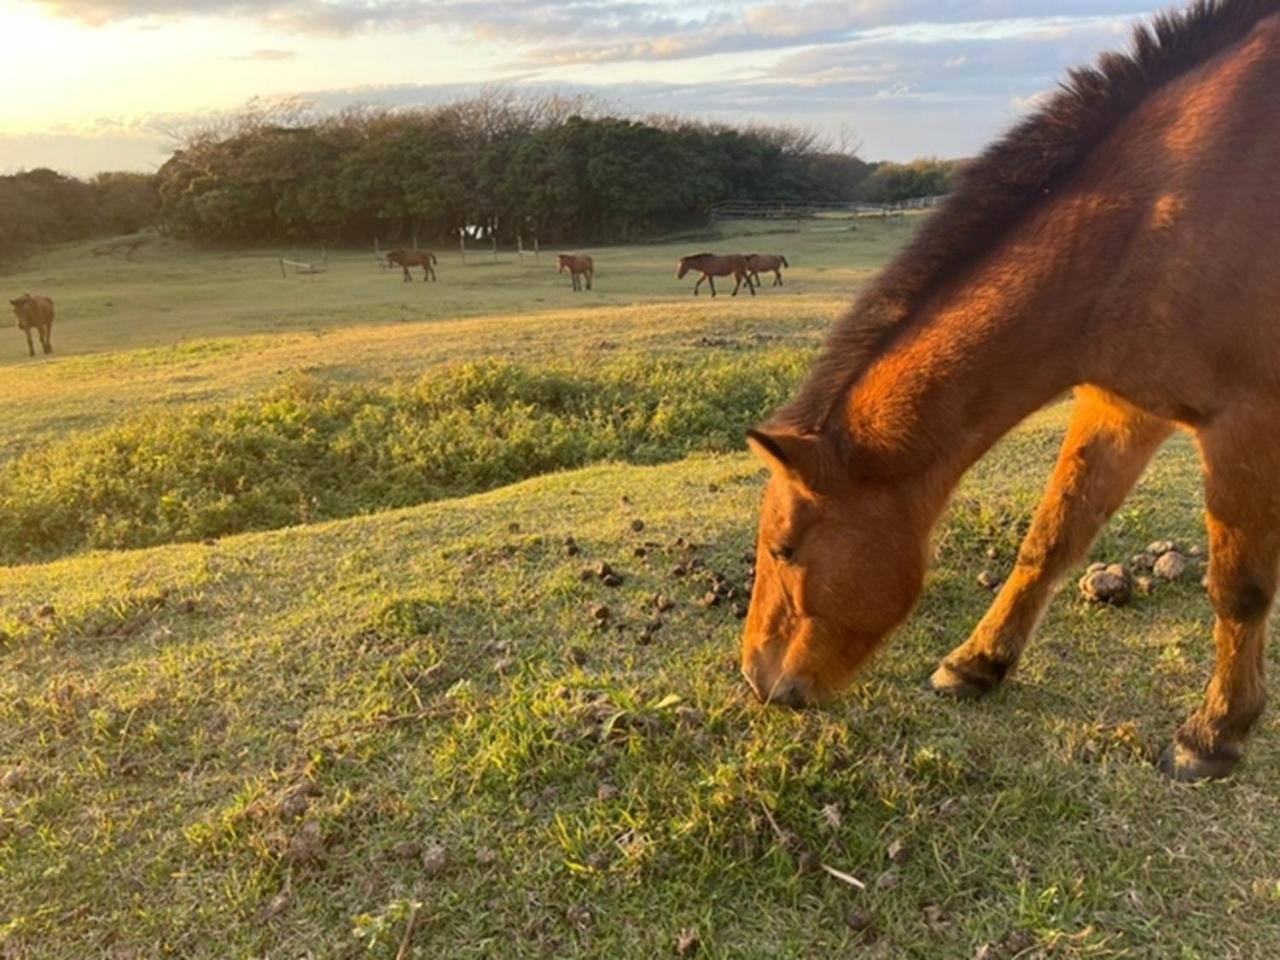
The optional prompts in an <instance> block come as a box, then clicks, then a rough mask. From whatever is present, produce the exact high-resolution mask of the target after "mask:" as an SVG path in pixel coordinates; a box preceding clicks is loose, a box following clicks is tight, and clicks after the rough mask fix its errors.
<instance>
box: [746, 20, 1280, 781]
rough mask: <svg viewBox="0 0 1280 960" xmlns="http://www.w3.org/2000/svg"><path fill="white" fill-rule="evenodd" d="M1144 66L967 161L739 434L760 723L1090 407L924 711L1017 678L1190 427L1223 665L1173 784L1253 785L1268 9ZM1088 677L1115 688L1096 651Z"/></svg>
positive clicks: (1279, 191) (868, 632)
mask: <svg viewBox="0 0 1280 960" xmlns="http://www.w3.org/2000/svg"><path fill="white" fill-rule="evenodd" d="M1132 50H1133V52H1132V53H1131V54H1128V55H1124V54H1118V53H1110V54H1107V55H1105V56H1104V57H1103V58H1102V59H1101V60H1100V61H1099V63H1098V66H1097V67H1096V68H1093V69H1088V70H1078V71H1074V72H1073V73H1072V74H1071V75H1070V79H1069V80H1068V82H1067V83H1066V85H1065V86H1064V88H1063V89H1061V90H1060V91H1059V92H1057V93H1056V94H1055V95H1054V96H1052V97H1051V98H1050V99H1049V100H1048V102H1047V103H1046V104H1045V106H1044V107H1043V108H1042V109H1041V110H1040V111H1039V112H1038V113H1036V114H1034V115H1032V116H1030V117H1028V118H1027V119H1025V120H1024V121H1023V122H1022V123H1021V124H1020V125H1019V126H1018V127H1017V128H1016V129H1014V130H1013V131H1012V132H1011V133H1010V134H1009V135H1008V136H1006V137H1005V138H1004V139H1003V140H1001V141H999V142H998V143H996V144H995V145H994V146H993V147H991V148H990V149H988V150H987V151H986V152H985V153H984V154H983V155H982V156H981V157H980V158H979V159H977V160H974V161H973V162H972V164H971V165H970V166H969V167H968V168H967V169H966V170H965V172H964V173H963V174H962V175H961V177H960V181H959V183H958V185H957V187H956V189H955V191H954V192H953V194H952V197H951V199H950V200H949V201H948V202H947V204H946V205H945V206H944V207H943V208H942V210H941V211H940V212H939V213H937V214H935V215H934V216H933V217H932V218H931V219H930V220H927V221H925V222H924V224H923V225H922V226H921V228H920V230H919V232H918V233H917V234H916V236H915V239H914V240H913V241H912V242H911V244H910V245H909V246H908V247H907V248H906V250H905V251H904V252H903V253H902V254H901V255H900V256H899V257H898V258H897V259H896V260H895V261H894V262H893V263H892V264H891V265H890V266H889V267H888V268H887V269H886V270H885V271H884V272H883V273H882V274H881V275H880V277H879V278H878V279H877V280H876V281H875V282H874V283H873V284H871V285H870V286H869V287H868V288H867V290H866V291H865V292H864V293H862V295H861V296H860V297H859V299H858V300H857V302H856V303H855V304H854V306H853V308H852V310H851V311H850V313H849V314H848V315H847V316H846V317H845V319H844V320H842V321H841V322H840V323H839V324H838V325H837V326H836V327H835V328H834V329H833V331H832V333H831V335H830V337H829V339H828V341H827V348H826V351H825V352H824V353H823V354H822V356H821V357H820V358H819V359H818V360H817V361H816V363H815V365H814V368H813V371H812V372H811V374H810V376H809V379H808V381H807V382H806V383H805V385H804V386H803V387H802V388H801V390H800V392H799V394H798V396H797V397H796V398H795V400H793V401H792V403H791V404H789V405H788V406H787V407H786V408H784V409H783V410H782V411H780V412H779V413H778V414H776V415H775V416H774V418H773V419H772V420H771V421H770V422H769V423H768V424H766V425H765V426H763V427H761V428H760V429H759V430H756V431H753V432H752V433H751V434H750V442H751V445H752V447H753V448H754V449H755V451H756V453H757V454H759V456H760V457H761V458H762V459H763V460H764V462H765V463H766V464H767V465H768V466H769V467H770V469H771V472H772V479H771V480H770V482H769V485H768V487H767V489H766V492H765V495H764V504H763V507H762V510H761V517H760V527H759V537H758V540H757V558H756V567H755V569H756V577H755V584H754V589H753V592H752V596H751V605H750V609H749V611H748V615H747V621H746V629H745V633H744V636H743V643H742V669H743V673H744V674H745V675H746V679H747V681H748V683H749V684H750V685H751V687H752V689H753V690H754V691H755V692H756V694H757V696H759V697H760V698H761V699H763V700H765V701H768V702H775V703H783V704H787V705H790V706H797V707H798V706H804V705H807V704H811V703H814V702H816V701H818V700H820V699H822V698H823V697H826V696H829V695H830V694H832V693H834V692H835V691H836V690H837V689H839V688H840V687H842V686H843V685H845V684H846V683H848V681H849V679H850V678H851V676H852V675H853V673H854V671H855V670H856V669H857V668H858V667H859V666H860V665H861V664H862V663H864V662H865V661H866V660H867V659H868V658H869V657H870V656H871V655H872V653H873V652H874V651H875V650H876V649H877V648H878V647H879V646H880V644H881V643H882V642H883V641H884V639H885V637H886V636H888V635H889V634H890V633H891V632H892V631H893V630H894V628H895V627H897V626H898V625H899V624H900V623H902V621H903V620H904V619H906V617H907V616H908V614H909V613H910V612H911V609H912V607H913V606H914V605H915V602H916V599H917V597H918V596H919V594H920V591H921V587H922V585H923V583H924V579H925V570H926V566H927V562H928V559H929V556H930V553H931V552H932V551H931V549H930V547H929V532H930V530H931V529H932V528H933V527H934V525H935V524H936V523H937V520H938V518H939V516H940V515H941V514H942V512H943V510H944V508H945V507H946V504H947V500H948V498H949V496H950V493H951V491H952V490H953V489H954V488H955V486H956V484H957V483H958V481H959V480H960V477H961V475H963V474H964V473H965V471H966V470H967V469H968V468H969V467H970V465H972V464H973V463H974V462H975V461H976V460H977V459H978V458H979V457H981V456H982V455H983V453H985V452H986V451H987V450H988V449H989V448H990V447H991V446H992V445H993V444H994V443H995V442H996V441H997V440H998V439H999V438H1000V437H1001V436H1003V435H1004V434H1005V433H1007V432H1008V431H1009V430H1010V429H1012V428H1013V427H1014V426H1015V425H1016V424H1017V423H1018V422H1019V421H1021V420H1022V419H1023V418H1024V417H1026V416H1027V415H1029V414H1030V413H1032V412H1033V411H1035V410H1038V409H1039V408H1040V407H1042V406H1044V405H1045V404H1046V403H1048V402H1050V401H1051V400H1053V399H1054V398H1055V397H1058V396H1060V395H1061V394H1062V393H1063V392H1064V391H1066V390H1068V389H1069V388H1075V403H1074V406H1073V408H1072V413H1071V422H1070V424H1069V426H1068V427H1067V431H1066V437H1065V439H1064V441H1063V445H1062V452H1061V454H1060V455H1059V459H1058V465H1057V467H1056V469H1055V470H1054V473H1053V477H1052V479H1051V480H1050V482H1049V488H1048V490H1047V492H1046V494H1045V497H1044V500H1043V502H1042V503H1041V505H1040V507H1039V509H1038V510H1037V511H1036V514H1035V517H1034V519H1033V521H1032V523H1031V528H1030V530H1029V532H1028V533H1027V535H1026V537H1025V539H1024V540H1023V543H1022V548H1021V549H1020V550H1019V552H1018V556H1017V560H1016V562H1015V563H1014V565H1013V567H1012V569H1011V570H1010V572H1009V576H1008V579H1007V580H1005V582H1004V586H1003V587H1002V588H1001V590H1000V593H999V595H998V596H997V597H996V599H995V601H994V603H993V604H992V605H991V608H990V609H989V610H988V612H987V614H986V616H985V617H983V619H982V621H981V622H980V623H978V625H977V627H976V628H975V629H974V631H973V632H972V633H971V634H970V635H969V638H968V640H967V641H966V642H964V643H962V644H960V645H959V646H957V647H956V648H955V649H953V650H952V651H951V652H950V653H949V654H947V655H946V657H945V658H944V659H943V660H942V662H941V664H939V666H938V667H937V669H936V670H935V672H934V673H933V676H932V684H933V688H934V689H935V690H936V691H937V692H938V693H940V694H943V695H946V696H950V697H978V696H982V695H984V694H986V693H989V692H990V691H992V690H993V689H995V688H996V687H997V686H998V685H999V684H1000V683H1001V682H1002V681H1004V680H1005V679H1006V678H1007V677H1008V675H1009V674H1010V673H1011V672H1012V671H1013V670H1014V669H1015V667H1016V666H1017V664H1018V661H1019V659H1020V658H1021V657H1022V655H1023V651H1024V650H1025V649H1026V647H1027V643H1028V641H1030V640H1031V638H1032V637H1033V635H1034V634H1035V632H1036V629H1037V626H1038V625H1039V623H1040V622H1041V619H1042V617H1043V615H1044V612H1045V608H1046V607H1047V605H1048V603H1049V600H1050V598H1051V597H1052V596H1053V593H1054V590H1055V588H1056V585H1057V584H1058V583H1059V582H1060V581H1061V579H1062V577H1063V575H1064V574H1065V573H1066V572H1067V571H1068V570H1070V569H1071V568H1072V567H1073V566H1074V565H1075V564H1077V563H1079V562H1080V560H1081V559H1082V558H1083V557H1084V556H1085V553H1086V551H1087V550H1088V548H1089V544H1090V543H1091V542H1092V540H1093V538H1094V536H1095V535H1096V533H1097V531H1098V530H1099V528H1100V527H1101V526H1102V525H1103V523H1104V522H1106V520H1107V518H1108V517H1109V516H1110V515H1111V514H1112V513H1113V512H1114V511H1115V510H1116V509H1117V508H1118V507H1119V506H1120V504H1121V503H1122V502H1123V501H1124V499H1125V496H1126V494H1127V493H1128V491H1129V489H1130V487H1131V486H1132V485H1133V483H1134V482H1135V481H1136V480H1137V479H1138V477H1139V476H1140V475H1141V474H1142V471H1143V468H1144V467H1145V466H1146V464H1147V462H1148V460H1149V459H1150V457H1151V456H1152V454H1154V453H1155V451H1156V450H1157V449H1159V447H1160V446H1161V445H1162V444H1163V443H1164V441H1165V439H1166V438H1167V437H1168V436H1169V435H1170V434H1171V433H1172V432H1173V431H1174V429H1175V428H1181V429H1183V430H1186V431H1188V432H1191V433H1193V434H1194V435H1195V438H1196V443H1197V446H1198V448H1199V453H1200V456H1201V458H1202V460H1203V462H1204V484H1205V497H1204V502H1205V510H1206V519H1207V526H1208V533H1209V547H1210V548H1209V574H1208V578H1207V581H1206V583H1207V587H1208V594H1209V601H1210V603H1211V604H1212V606H1213V611H1214V613H1215V615H1216V621H1215V624H1214V629H1213V635H1214V641H1215V643H1216V646H1217V660H1216V663H1215V666H1214V670H1213V675H1212V677H1211V678H1210V680H1209V683H1208V685H1207V687H1206V688H1205V691H1204V695H1203V699H1202V700H1201V703H1200V706H1199V708H1198V709H1197V710H1196V711H1195V712H1194V713H1192V714H1191V715H1190V716H1189V717H1188V718H1187V720H1186V721H1185V722H1184V723H1183V724H1182V725H1181V726H1180V727H1179V728H1178V729H1177V731H1176V732H1175V734H1174V736H1173V742H1172V744H1170V746H1169V747H1168V749H1166V750H1165V751H1164V754H1163V755H1162V757H1161V759H1160V762H1159V767H1160V770H1161V771H1162V772H1163V773H1164V774H1166V775H1168V776H1170V777H1174V778H1177V779H1183V780H1191V779H1198V778H1202V777H1219V776H1223V775H1225V774H1227V773H1228V772H1230V771H1231V770H1232V768H1233V767H1234V766H1235V764H1236V762H1237V761H1238V760H1239V758H1240V755H1241V752H1242V750H1243V748H1244V745H1245V740H1246V738H1247V736H1248V734H1249V732H1250V730H1251V729H1252V728H1253V727H1254V725H1255V724H1256V722H1257V720H1258V718H1259V716H1260V715H1261V713H1262V710H1263V704H1264V702H1265V700H1266V684H1265V679H1264V669H1263V668H1264V664H1265V662H1266V659H1267V658H1266V655H1265V644H1266V635H1267V618H1268V614H1269V612H1270V610H1271V606H1272V602H1273V600H1274V598H1275V595H1276V590H1277V580H1278V578H1280V444H1277V443H1276V442H1275V437H1276V433H1277V430H1280V269H1277V266H1276V259H1275V255H1274V254H1275V251H1276V250H1280V180H1277V178H1276V176H1275V173H1276V163H1277V157H1280V109H1277V104H1278V101H1277V94H1278V92H1280V2H1277V0H1197V2H1195V3H1194V4H1193V5H1192V6H1190V7H1189V8H1188V9H1187V11H1186V12H1185V13H1181V14H1167V15H1162V16H1161V17H1159V18H1158V19H1157V21H1156V26H1155V27H1154V28H1141V29H1140V30H1139V33H1138V35H1137V37H1136V39H1135V41H1134V43H1133V46H1132ZM1068 633H1069V630H1066V629H1064V628H1060V630H1059V634H1060V637H1061V638H1062V639H1064V640H1065V639H1068V637H1067V634H1068ZM1076 656H1077V657H1085V656H1091V657H1095V658H1099V659H1100V660H1101V662H1099V663H1096V664H1095V665H1093V666H1092V667H1090V672H1092V673H1093V674H1095V675H1101V674H1106V673H1108V672H1109V671H1110V669H1111V666H1110V665H1109V663H1108V662H1107V661H1106V659H1105V658H1106V657H1107V656H1108V653H1107V650H1106V647H1105V646H1103V647H1102V648H1101V650H1100V651H1099V652H1097V653H1092V652H1091V653H1086V652H1085V651H1083V650H1081V651H1079V652H1078V653H1077V654H1076ZM1040 684H1041V679H1040V678H1039V677H1038V678H1037V686H1039V685H1040ZM1029 703H1030V701H1026V702H1024V704H1023V706H1024V707H1025V706H1028V705H1029Z"/></svg>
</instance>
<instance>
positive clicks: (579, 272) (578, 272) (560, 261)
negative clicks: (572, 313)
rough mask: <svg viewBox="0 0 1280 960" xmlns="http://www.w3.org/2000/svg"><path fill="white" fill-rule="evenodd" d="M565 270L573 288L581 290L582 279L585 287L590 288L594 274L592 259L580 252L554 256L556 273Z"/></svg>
mask: <svg viewBox="0 0 1280 960" xmlns="http://www.w3.org/2000/svg"><path fill="white" fill-rule="evenodd" d="M566 270H568V271H569V277H570V278H571V279H572V280H573V289H575V290H581V289H582V284H583V281H584V280H585V281H586V285H587V289H588V290H590V289H591V281H592V280H593V279H594V278H595V275H596V264H595V261H594V260H592V259H591V258H590V257H588V256H587V255H586V254H582V253H562V254H560V255H559V256H557V257H556V273H564V272H565V271H566Z"/></svg>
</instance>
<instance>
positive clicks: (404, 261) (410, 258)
mask: <svg viewBox="0 0 1280 960" xmlns="http://www.w3.org/2000/svg"><path fill="white" fill-rule="evenodd" d="M387 263H394V264H396V265H397V266H399V267H400V268H401V269H402V270H404V281H405V283H408V282H409V281H410V280H412V279H413V277H412V276H411V275H410V274H409V268H410V267H421V268H422V282H423V283H426V282H427V281H428V280H434V279H436V268H435V264H436V255H435V254H434V253H432V252H431V251H430V250H390V251H388V252H387Z"/></svg>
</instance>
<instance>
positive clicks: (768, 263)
mask: <svg viewBox="0 0 1280 960" xmlns="http://www.w3.org/2000/svg"><path fill="white" fill-rule="evenodd" d="M747 266H748V267H749V268H750V269H751V279H753V280H754V281H755V282H756V286H757V287H758V286H760V271H761V270H763V271H765V273H768V272H770V271H772V272H773V286H775V287H780V286H782V268H783V267H787V268H790V267H791V264H789V263H787V258H786V257H784V256H783V255H782V254H780V253H748V254H747Z"/></svg>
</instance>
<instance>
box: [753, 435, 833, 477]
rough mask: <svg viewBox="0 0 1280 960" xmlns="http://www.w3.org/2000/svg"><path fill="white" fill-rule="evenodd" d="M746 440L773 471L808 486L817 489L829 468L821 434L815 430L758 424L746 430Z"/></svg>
mask: <svg viewBox="0 0 1280 960" xmlns="http://www.w3.org/2000/svg"><path fill="white" fill-rule="evenodd" d="M747 444H748V445H749V446H750V447H751V449H752V451H753V452H754V453H755V455H756V456H757V457H759V458H760V459H761V460H763V461H764V462H765V465H766V466H768V468H769V469H770V470H772V471H773V472H774V473H780V474H782V475H784V476H786V477H788V478H790V479H791V480H794V481H795V482H796V483H799V484H801V485H803V486H805V487H808V488H809V489H810V490H817V489H819V488H820V487H821V486H822V485H823V481H824V479H825V478H826V475H827V473H828V472H829V471H828V470H827V461H828V457H827V456H826V451H825V450H824V448H823V441H822V438H821V437H819V436H818V435H816V434H802V433H790V432H786V431H781V430H776V429H768V428H761V429H758V430H748V431H747Z"/></svg>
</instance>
